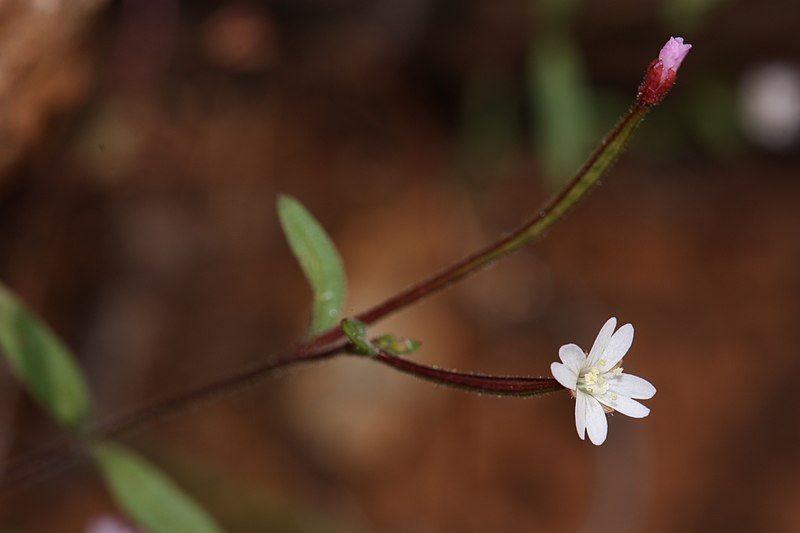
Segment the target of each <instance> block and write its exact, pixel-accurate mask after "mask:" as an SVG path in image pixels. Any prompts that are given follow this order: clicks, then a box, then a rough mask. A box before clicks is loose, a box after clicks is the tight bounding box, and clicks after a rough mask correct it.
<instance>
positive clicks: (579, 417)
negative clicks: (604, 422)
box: [575, 391, 590, 440]
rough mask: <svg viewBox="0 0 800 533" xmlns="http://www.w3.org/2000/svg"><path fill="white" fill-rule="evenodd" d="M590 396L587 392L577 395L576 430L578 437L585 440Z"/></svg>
mask: <svg viewBox="0 0 800 533" xmlns="http://www.w3.org/2000/svg"><path fill="white" fill-rule="evenodd" d="M589 399H590V396H589V395H588V394H586V393H585V392H581V391H577V393H576V394H575V429H577V430H578V436H579V437H580V438H581V440H583V439H584V438H586V408H587V405H588V403H589Z"/></svg>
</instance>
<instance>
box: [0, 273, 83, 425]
mask: <svg viewBox="0 0 800 533" xmlns="http://www.w3.org/2000/svg"><path fill="white" fill-rule="evenodd" d="M0 348H2V352H3V354H4V355H5V356H6V359H7V360H8V363H9V365H10V366H11V371H12V372H13V373H14V375H15V376H16V378H17V379H18V380H19V381H21V382H22V383H23V384H24V385H25V387H26V388H27V389H28V390H29V391H30V393H31V394H32V395H33V396H34V397H35V398H36V399H37V400H38V401H39V402H40V403H41V404H42V405H43V406H44V407H45V408H46V409H48V410H49V411H50V412H51V413H52V415H53V416H54V417H55V418H56V420H58V421H59V422H60V423H62V424H64V425H65V426H68V427H70V428H76V427H78V426H79V425H80V424H81V422H83V421H84V420H85V419H86V416H87V414H88V412H89V389H88V387H87V385H86V380H85V378H84V377H83V373H82V372H81V370H80V368H79V367H78V365H77V363H76V362H75V359H74V357H73V356H72V354H71V353H70V351H69V349H67V348H66V347H65V346H64V344H63V343H62V342H61V341H60V340H59V339H58V337H56V336H55V335H54V334H53V332H52V331H50V329H49V328H48V327H47V326H46V325H45V324H44V323H42V322H41V321H40V320H39V319H38V318H37V317H36V316H35V315H33V314H32V313H31V312H30V311H28V310H27V309H25V307H23V306H22V304H21V303H20V302H19V300H17V298H16V297H15V296H14V295H13V294H12V293H11V292H10V291H9V290H8V289H6V288H5V287H3V286H2V285H0Z"/></svg>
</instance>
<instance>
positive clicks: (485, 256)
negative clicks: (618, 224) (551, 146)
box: [298, 104, 649, 353]
mask: <svg viewBox="0 0 800 533" xmlns="http://www.w3.org/2000/svg"><path fill="white" fill-rule="evenodd" d="M648 109H649V108H647V107H644V106H640V105H638V104H635V105H634V106H633V107H631V109H630V110H628V112H627V113H626V114H625V115H624V116H623V117H622V118H621V119H620V120H619V122H617V124H616V125H615V126H614V128H613V129H612V130H611V131H610V132H609V133H608V134H607V135H606V137H605V138H604V139H603V141H602V142H601V143H600V145H599V146H598V147H597V148H596V149H595V150H594V152H592V154H591V155H590V156H589V159H588V160H587V161H586V162H585V163H584V164H583V166H582V167H581V168H580V169H579V170H578V172H577V174H576V175H575V176H574V177H573V178H572V179H571V180H570V181H569V183H567V184H566V185H565V186H564V188H563V189H562V190H561V191H560V192H559V193H558V194H556V195H555V196H554V197H552V198H551V199H550V201H548V202H547V203H546V204H545V205H544V207H543V208H542V209H541V210H539V212H538V213H537V214H536V216H534V217H533V218H532V219H531V220H529V221H528V222H527V223H525V224H523V225H522V226H520V227H519V228H518V229H516V230H515V231H513V232H511V233H510V234H508V235H507V236H505V237H502V238H500V239H499V240H498V241H496V242H495V243H493V244H491V245H490V246H487V247H486V248H484V249H482V250H480V251H478V252H476V253H475V254H473V255H471V256H469V257H467V258H465V259H463V260H461V261H459V262H457V263H455V264H453V265H452V266H450V267H449V268H447V269H445V270H443V271H441V272H439V273H438V274H435V275H433V276H431V277H429V278H427V279H425V280H423V281H421V282H419V283H417V284H415V285H412V286H411V287H409V288H407V289H405V290H403V291H401V292H399V293H398V294H396V295H395V296H392V297H391V298H389V299H387V300H385V301H383V302H381V303H379V304H378V305H376V306H374V307H372V308H370V309H367V310H366V311H364V312H362V313H360V314H359V315H357V316H356V319H358V320H360V321H361V322H363V323H365V324H372V323H374V322H377V321H378V320H380V319H382V318H384V317H386V316H387V315H390V314H392V313H395V312H397V311H399V310H401V309H403V308H405V307H408V306H410V305H412V304H414V303H416V302H418V301H419V300H421V299H423V298H426V297H428V296H430V295H431V294H434V293H436V292H438V291H440V290H442V289H444V288H445V287H448V286H449V285H452V284H453V283H455V282H457V281H459V280H461V279H463V278H465V277H466V276H468V275H470V274H473V273H475V272H477V271H479V270H481V269H483V268H484V267H486V266H488V265H490V264H491V263H493V262H495V261H497V260H498V259H500V258H501V257H503V256H506V255H508V254H510V253H511V252H514V251H516V250H519V249H520V248H522V247H523V246H525V245H526V244H528V243H530V242H532V241H534V240H536V239H538V238H539V237H540V236H541V235H542V234H543V233H544V232H545V231H546V230H547V229H548V228H549V227H550V226H552V225H553V224H554V223H555V222H556V221H557V220H559V219H560V218H561V217H562V216H564V214H565V213H566V212H567V211H569V210H570V209H571V208H572V207H573V206H574V205H575V204H576V203H578V201H579V200H580V199H581V198H583V197H584V196H586V193H588V192H589V191H590V190H592V189H593V188H594V186H595V185H597V183H598V182H599V181H600V178H602V177H603V176H604V175H605V174H606V173H607V172H608V170H609V169H610V168H611V166H612V165H613V164H614V162H615V161H616V160H617V158H618V157H619V156H620V154H621V153H622V152H623V150H624V149H625V146H626V145H627V144H628V140H629V139H630V137H631V134H633V132H634V130H636V127H637V126H638V125H639V124H641V122H642V120H643V119H644V117H645V115H646V114H647V111H648ZM343 335H344V334H343V333H342V330H341V328H339V327H335V328H332V329H330V330H328V331H326V332H325V333H323V334H321V335H319V336H318V337H316V338H314V339H312V340H311V341H309V342H308V343H306V344H303V345H301V346H300V348H299V349H298V351H299V352H300V353H308V352H314V351H316V350H318V349H320V348H322V347H325V346H327V345H329V344H330V343H332V342H336V341H340V340H341V339H342V337H343Z"/></svg>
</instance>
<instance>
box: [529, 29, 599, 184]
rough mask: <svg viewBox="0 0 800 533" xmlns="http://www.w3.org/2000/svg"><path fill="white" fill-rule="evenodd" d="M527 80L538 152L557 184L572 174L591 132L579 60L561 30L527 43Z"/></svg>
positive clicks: (588, 99) (590, 114) (591, 138)
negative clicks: (529, 43)
mask: <svg viewBox="0 0 800 533" xmlns="http://www.w3.org/2000/svg"><path fill="white" fill-rule="evenodd" d="M528 78H529V83H530V95H531V104H532V108H533V109H534V110H535V112H536V116H537V119H538V120H537V126H538V128H537V129H538V132H537V133H538V135H537V137H538V139H537V140H538V144H539V153H540V156H541V157H542V160H543V163H544V168H545V172H546V173H547V175H548V177H549V178H550V179H552V180H553V183H555V184H560V183H562V182H563V181H564V180H565V179H566V178H568V177H569V176H570V175H571V174H572V173H573V172H574V171H575V170H577V168H578V166H579V165H580V164H581V162H582V161H583V160H584V158H585V157H586V155H587V154H588V153H589V150H590V148H591V146H592V143H593V142H594V138H595V133H596V131H595V121H594V113H593V109H592V105H591V94H590V92H589V90H588V89H587V86H586V84H585V82H584V79H583V69H582V64H581V60H580V56H579V54H578V51H577V49H576V47H575V44H574V42H573V41H572V40H571V39H570V38H569V36H568V35H567V34H566V33H565V32H561V31H557V30H555V29H553V30H552V31H551V32H547V33H544V34H542V35H539V36H538V37H536V39H535V40H534V41H533V43H531V48H530V54H529V65H528Z"/></svg>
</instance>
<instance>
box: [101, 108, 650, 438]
mask: <svg viewBox="0 0 800 533" xmlns="http://www.w3.org/2000/svg"><path fill="white" fill-rule="evenodd" d="M647 110H648V108H647V107H644V106H640V105H634V106H633V107H632V108H631V109H630V110H629V111H628V112H627V113H626V114H625V115H624V116H623V117H622V118H621V119H620V120H619V122H617V124H616V125H615V126H614V128H613V129H612V130H611V131H610V132H609V133H608V134H607V135H606V137H605V138H604V139H603V141H602V142H601V143H600V145H599V146H598V147H597V148H596V149H595V150H594V152H592V154H591V155H590V156H589V159H588V160H587V161H586V162H585V163H584V164H583V166H582V167H581V168H580V170H578V172H577V174H576V175H575V176H574V177H573V178H572V179H571V180H570V181H569V183H567V184H566V185H565V186H564V188H563V189H562V190H561V191H560V192H559V193H558V194H556V195H555V196H554V197H553V198H551V199H550V201H548V202H547V203H546V204H545V205H544V207H543V208H542V209H541V210H539V212H538V213H537V214H536V216H534V217H533V218H532V219H531V220H530V221H529V222H527V223H526V224H524V225H522V226H521V227H519V228H518V229H517V230H515V231H513V232H511V233H510V234H508V235H507V236H505V237H502V238H501V239H499V240H498V241H497V242H495V243H493V244H491V245H490V246H487V247H486V248H484V249H483V250H480V251H478V252H476V253H475V254H473V255H471V256H469V257H467V258H465V259H463V260H461V261H459V262H457V263H455V264H454V265H452V266H450V267H449V268H446V269H445V270H443V271H441V272H440V273H438V274H435V275H433V276H431V277H429V278H428V279H425V280H423V281H421V282H419V283H417V284H415V285H412V286H411V287H409V288H407V289H405V290H403V291H401V292H400V293H398V294H396V295H395V296H392V297H391V298H389V299H387V300H385V301H383V302H381V303H379V304H378V305H376V306H374V307H372V308H370V309H367V310H366V311H364V312H362V313H360V314H359V315H357V317H356V318H357V319H358V320H360V321H361V322H364V323H365V324H371V323H374V322H376V321H378V320H380V319H381V318H384V317H385V316H387V315H389V314H391V313H394V312H396V311H399V310H400V309H403V308H405V307H408V306H410V305H412V304H414V303H416V302H418V301H420V300H422V299H423V298H425V297H427V296H430V295H431V294H433V293H435V292H438V291H440V290H442V289H444V288H445V287H447V286H449V285H451V284H453V283H455V282H456V281H459V280H461V279H463V278H465V277H466V276H468V275H470V274H472V273H475V272H477V271H478V270H481V269H482V268H484V267H486V266H487V265H489V264H490V263H492V262H494V261H497V260H498V259H500V258H501V257H504V256H506V255H508V254H510V253H511V252H514V251H516V250H519V249H520V248H522V247H523V246H525V245H526V244H528V243H530V242H531V241H533V240H535V239H537V238H538V237H540V236H541V235H542V234H543V233H544V232H545V230H547V229H548V228H549V227H550V226H552V225H553V223H555V222H556V221H557V220H559V219H560V218H561V217H562V216H563V215H564V214H565V213H566V212H567V211H568V210H569V209H570V208H571V207H572V206H574V205H575V204H576V203H577V202H578V201H579V200H580V199H581V198H583V197H584V196H585V195H586V193H587V192H589V191H590V190H591V189H592V188H593V187H594V186H595V185H596V184H597V183H598V182H599V180H600V178H601V177H603V175H605V173H606V172H607V171H608V170H609V168H611V166H612V165H613V163H614V162H615V161H616V159H617V158H618V157H619V155H620V154H621V153H622V151H623V149H624V148H625V146H626V145H627V143H628V140H629V139H630V136H631V134H632V133H633V132H634V130H635V129H636V127H637V126H638V125H639V124H640V123H641V122H642V120H643V119H644V116H645V114H646V113H647ZM346 344H347V340H346V339H345V335H344V333H343V332H342V330H341V328H339V327H336V328H332V329H330V330H328V331H327V332H325V333H323V334H321V335H319V336H318V337H316V338H314V339H312V340H310V341H309V342H307V343H305V344H301V345H300V346H299V347H298V348H297V349H296V350H295V351H294V352H293V353H291V354H288V355H285V356H283V357H279V358H277V359H273V360H271V361H267V362H265V363H262V364H259V365H256V366H255V367H253V368H251V369H248V370H246V371H244V372H241V373H239V374H235V375H232V376H228V377H225V378H223V379H220V380H218V381H215V382H212V383H209V384H208V385H205V386H203V387H201V388H199V389H195V390H192V391H189V392H187V393H185V394H183V395H181V396H177V397H175V398H172V399H169V400H167V401H165V402H163V403H160V404H157V405H154V406H151V407H148V408H146V409H144V410H142V411H138V412H135V413H133V414H131V415H129V416H127V417H125V418H122V419H121V420H118V421H113V422H111V423H108V424H105V425H101V426H99V427H96V428H95V429H92V430H89V431H88V432H87V437H89V438H90V439H92V440H97V439H104V438H110V437H116V436H120V435H122V434H124V433H127V432H128V431H130V430H132V429H134V428H136V427H138V426H141V425H143V424H145V423H146V422H149V421H151V420H153V419H156V418H160V417H162V416H164V415H166V414H169V413H172V412H175V411H178V410H181V409H183V408H185V407H188V406H190V405H192V404H194V403H196V402H200V401H202V400H204V399H208V398H211V397H216V396H219V395H222V394H225V393H228V392H231V391H234V390H238V389H240V388H242V387H244V386H246V385H248V384H251V383H254V382H255V381H257V380H258V379H259V378H261V377H263V376H265V375H268V374H270V373H272V372H274V371H276V370H278V369H280V368H285V367H288V366H292V365H296V364H300V363H306V362H311V361H318V360H321V359H327V358H330V357H333V356H335V355H338V354H340V353H342V352H344V351H345V349H346ZM377 360H378V361H380V362H382V363H384V364H387V365H389V366H392V367H394V368H396V369H398V370H401V371H403V372H407V373H411V374H415V375H418V376H419V377H423V378H425V379H430V380H434V381H436V380H437V379H439V380H440V381H437V382H441V383H443V384H447V385H450V386H454V387H459V388H462V389H468V390H477V391H479V392H487V393H490V394H516V395H528V394H535V393H536V392H535V391H536V390H540V389H537V387H540V388H541V391H542V392H549V391H550V390H557V389H558V388H560V386H558V387H556V386H555V385H554V384H553V381H554V380H550V378H497V377H490V376H481V375H473V374H459V373H448V372H447V371H444V370H440V369H435V368H429V367H424V366H422V365H416V363H412V362H410V361H407V360H404V359H398V358H393V357H392V356H389V355H386V354H383V355H382V357H379V358H377ZM415 372H416V373H415ZM455 376H459V377H455ZM536 380H545V381H536ZM481 387H484V388H481ZM552 387H555V388H552Z"/></svg>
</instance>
